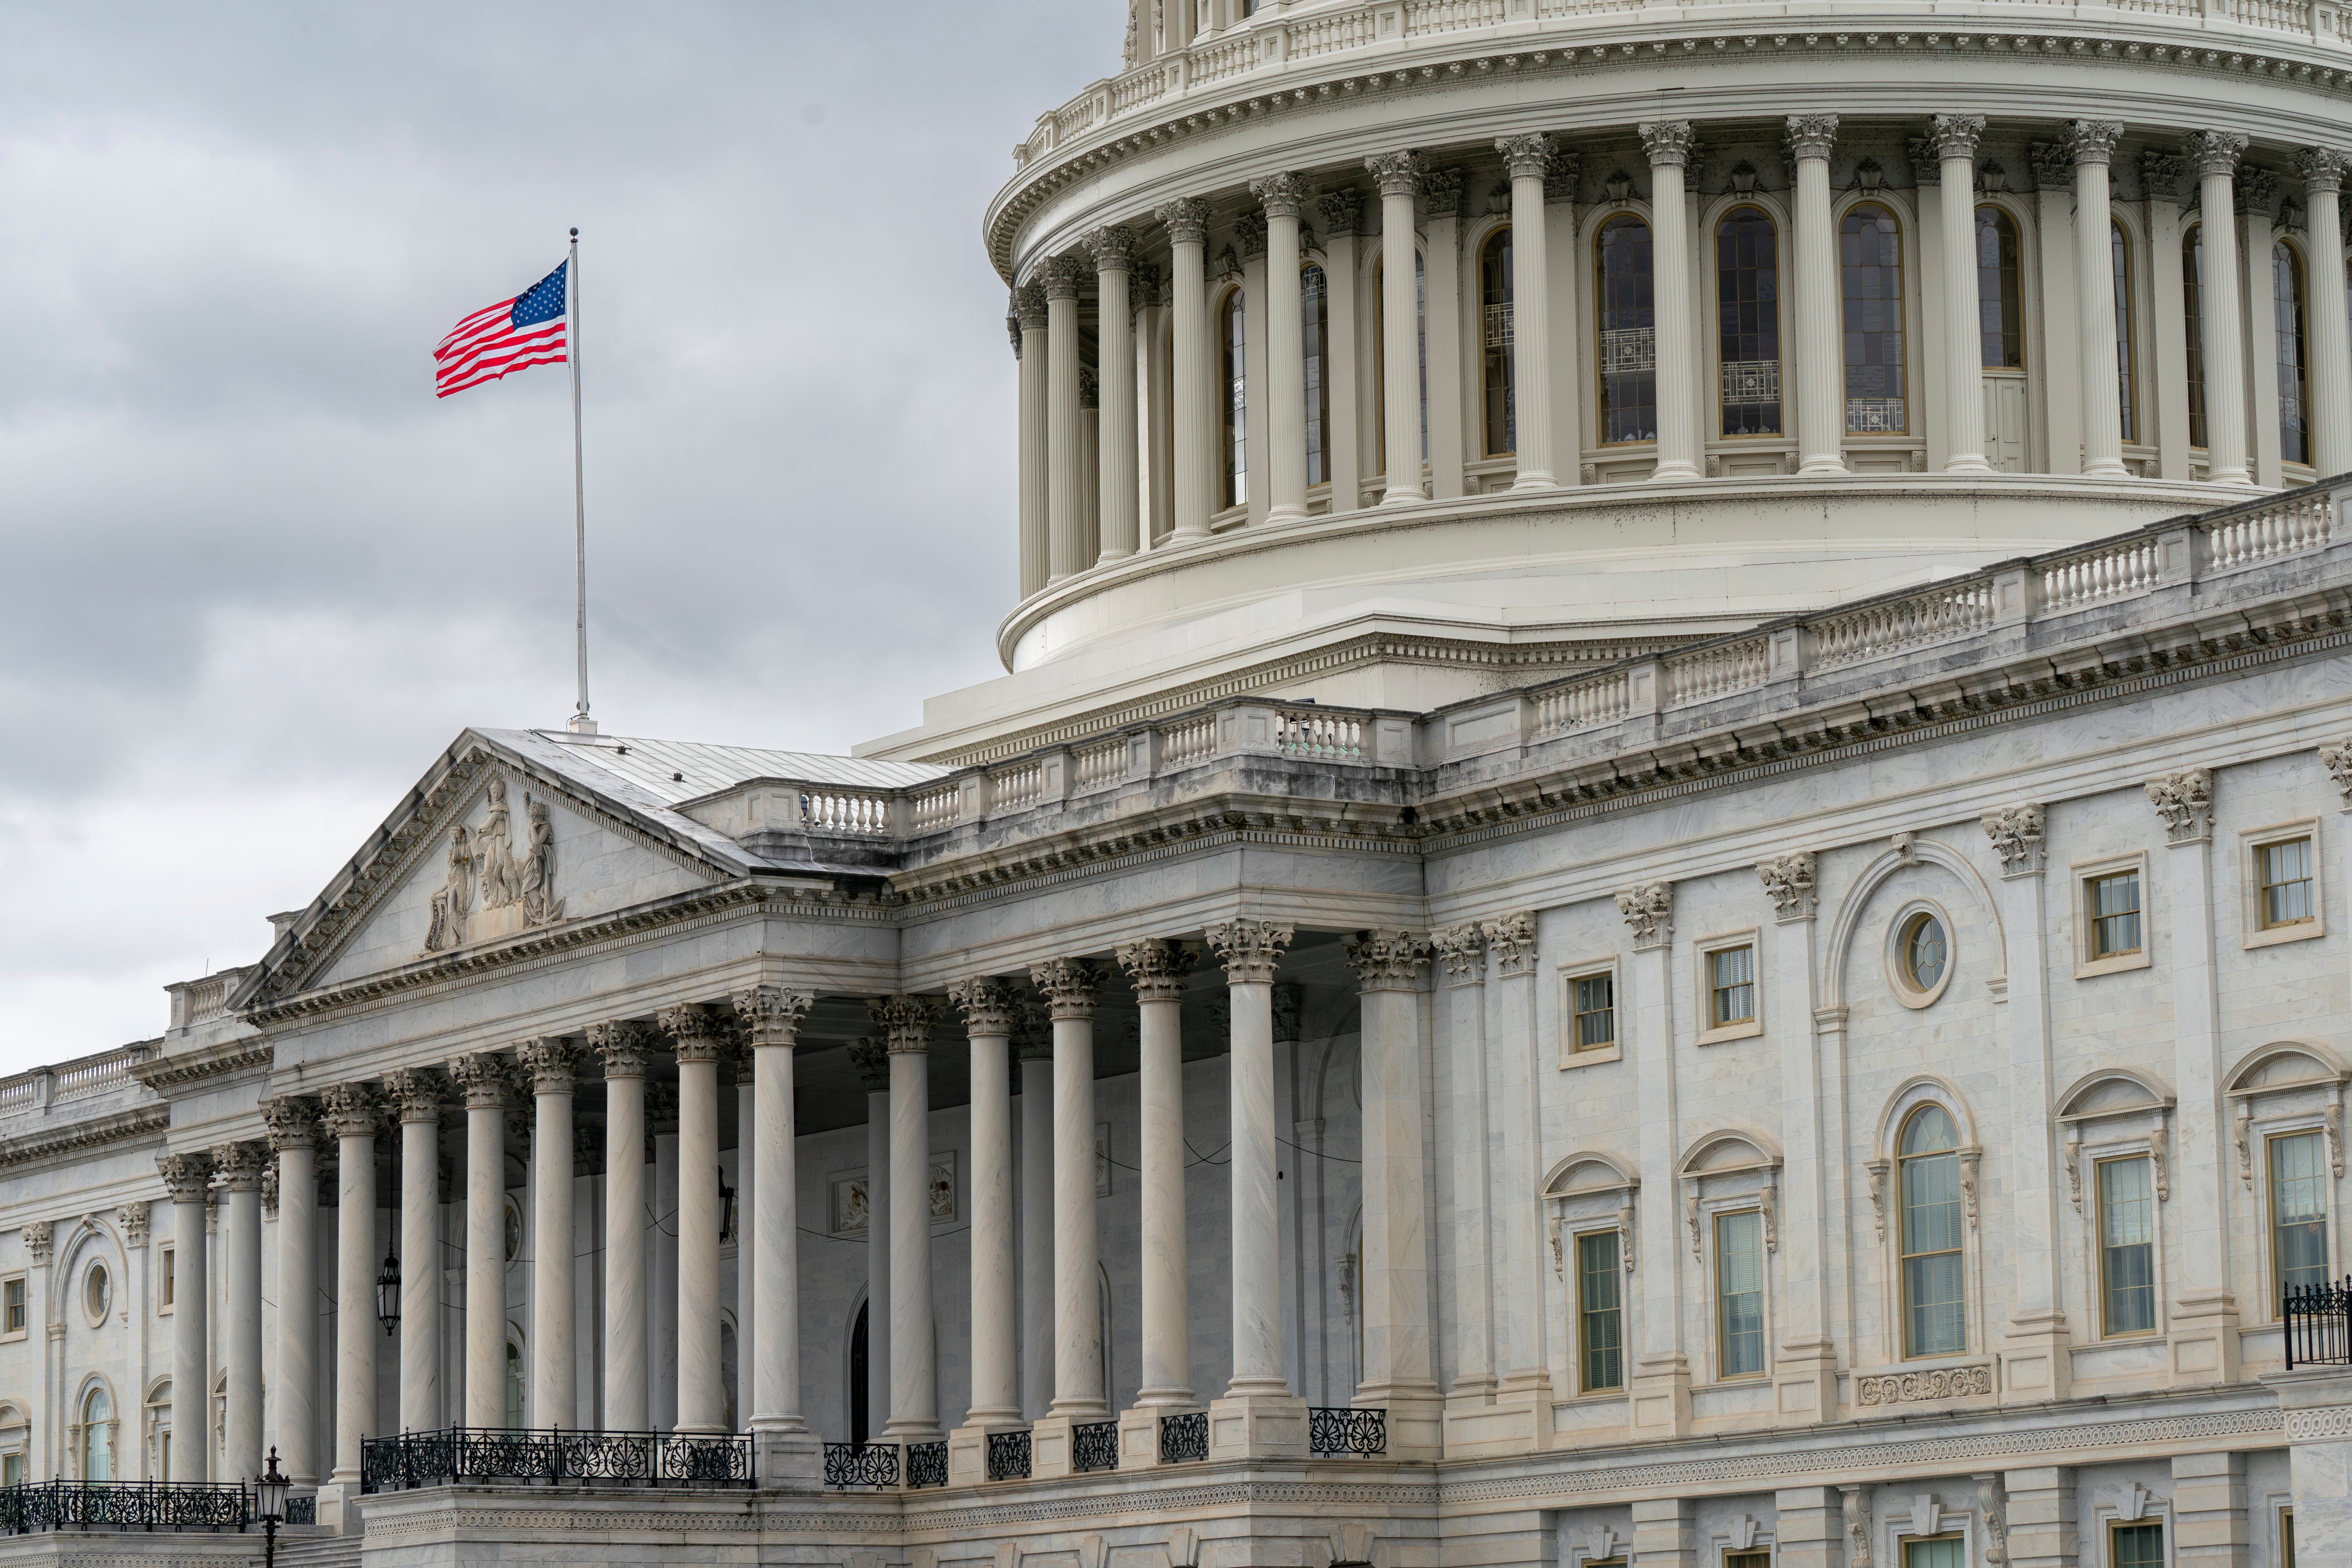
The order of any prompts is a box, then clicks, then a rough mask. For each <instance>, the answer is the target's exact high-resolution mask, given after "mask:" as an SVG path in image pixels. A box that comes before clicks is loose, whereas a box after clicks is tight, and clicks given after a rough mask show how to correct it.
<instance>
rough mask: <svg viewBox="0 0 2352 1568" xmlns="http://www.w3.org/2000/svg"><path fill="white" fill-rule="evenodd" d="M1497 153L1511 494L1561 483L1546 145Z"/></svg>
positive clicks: (1543, 139) (1515, 142)
mask: <svg viewBox="0 0 2352 1568" xmlns="http://www.w3.org/2000/svg"><path fill="white" fill-rule="evenodd" d="M1495 151H1496V152H1497V153H1501V154H1502V155H1503V166H1504V168H1505V169H1507V171H1509V173H1510V176H1511V403H1512V409H1513V412H1514V414H1515V416H1516V424H1517V429H1518V477H1517V479H1513V480H1512V481H1511V488H1512V489H1515V490H1544V489H1551V488H1552V487H1553V486H1555V485H1557V484H1559V479H1556V478H1554V477H1553V474H1552V466H1551V465H1552V456H1551V347H1550V343H1551V263H1550V262H1549V259H1547V257H1548V254H1549V253H1548V250H1547V247H1546V245H1545V238H1546V236H1545V227H1546V226H1545V223H1544V176H1545V175H1546V174H1549V172H1550V169H1551V138H1550V137H1549V136H1546V135H1543V134H1541V133H1538V134H1536V135H1532V136H1505V137H1501V138H1499V139H1497V140H1496V142H1495Z"/></svg>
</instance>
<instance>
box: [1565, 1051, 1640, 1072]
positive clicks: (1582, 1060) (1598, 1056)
mask: <svg viewBox="0 0 2352 1568" xmlns="http://www.w3.org/2000/svg"><path fill="white" fill-rule="evenodd" d="M1624 1059H1625V1048H1624V1047H1622V1046H1596V1047H1593V1048H1592V1049H1591V1050H1589V1051H1570V1052H1569V1053H1568V1055H1566V1056H1565V1057H1562V1058H1560V1062H1559V1070H1560V1071H1562V1072H1566V1071H1568V1069H1569V1068H1597V1067H1599V1066H1600V1065H1601V1063H1602V1062H1621V1061H1623V1060H1624Z"/></svg>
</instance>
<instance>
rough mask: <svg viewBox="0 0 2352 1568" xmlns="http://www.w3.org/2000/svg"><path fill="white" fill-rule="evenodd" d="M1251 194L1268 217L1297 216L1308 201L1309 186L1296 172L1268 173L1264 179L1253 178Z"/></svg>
mask: <svg viewBox="0 0 2352 1568" xmlns="http://www.w3.org/2000/svg"><path fill="white" fill-rule="evenodd" d="M1250 195H1254V196H1255V197H1256V198H1257V200H1258V205H1260V206H1262V207H1264V208H1265V216H1268V217H1297V216H1298V210H1299V208H1300V207H1301V206H1303V205H1306V202H1307V187H1306V186H1305V185H1303V184H1300V183H1299V180H1298V176H1297V175H1296V174H1268V175H1267V176H1266V177H1265V178H1264V179H1263V180H1252V181H1251V182H1250Z"/></svg>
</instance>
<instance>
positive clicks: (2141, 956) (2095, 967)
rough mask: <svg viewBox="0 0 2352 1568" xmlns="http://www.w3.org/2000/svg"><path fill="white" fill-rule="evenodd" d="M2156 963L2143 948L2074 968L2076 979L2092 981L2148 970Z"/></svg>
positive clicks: (2080, 964)
mask: <svg viewBox="0 0 2352 1568" xmlns="http://www.w3.org/2000/svg"><path fill="white" fill-rule="evenodd" d="M2155 962H2156V961H2155V960H2154V959H2152V958H2150V957H2149V956H2148V954H2147V949H2146V948H2142V949H2141V950H2140V951H2139V952H2119V953H2117V954H2116V956H2115V957H2113V958H2095V959H2092V960H2091V961H2090V962H2088V963H2078V964H2076V965H2075V966H2074V978H2075V979H2077V980H2091V979H2095V978H2096V977H2097V976H2099V975H2102V974H2121V973H2123V972H2124V971H2126V970H2127V969H2147V968H2148V967H2150V966H2151V965H2152V964H2153V963H2155Z"/></svg>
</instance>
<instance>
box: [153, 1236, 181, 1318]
mask: <svg viewBox="0 0 2352 1568" xmlns="http://www.w3.org/2000/svg"><path fill="white" fill-rule="evenodd" d="M178 1261H179V1255H178V1253H176V1252H175V1251H173V1249H172V1248H171V1247H165V1248H164V1249H163V1293H162V1298H161V1300H159V1301H158V1302H157V1303H156V1309H155V1310H157V1311H160V1312H168V1311H170V1310H172V1301H173V1290H174V1289H176V1288H177V1285H178V1280H179V1271H178V1270H177V1269H176V1268H174V1267H173V1265H174V1264H176V1263H177V1262H178Z"/></svg>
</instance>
